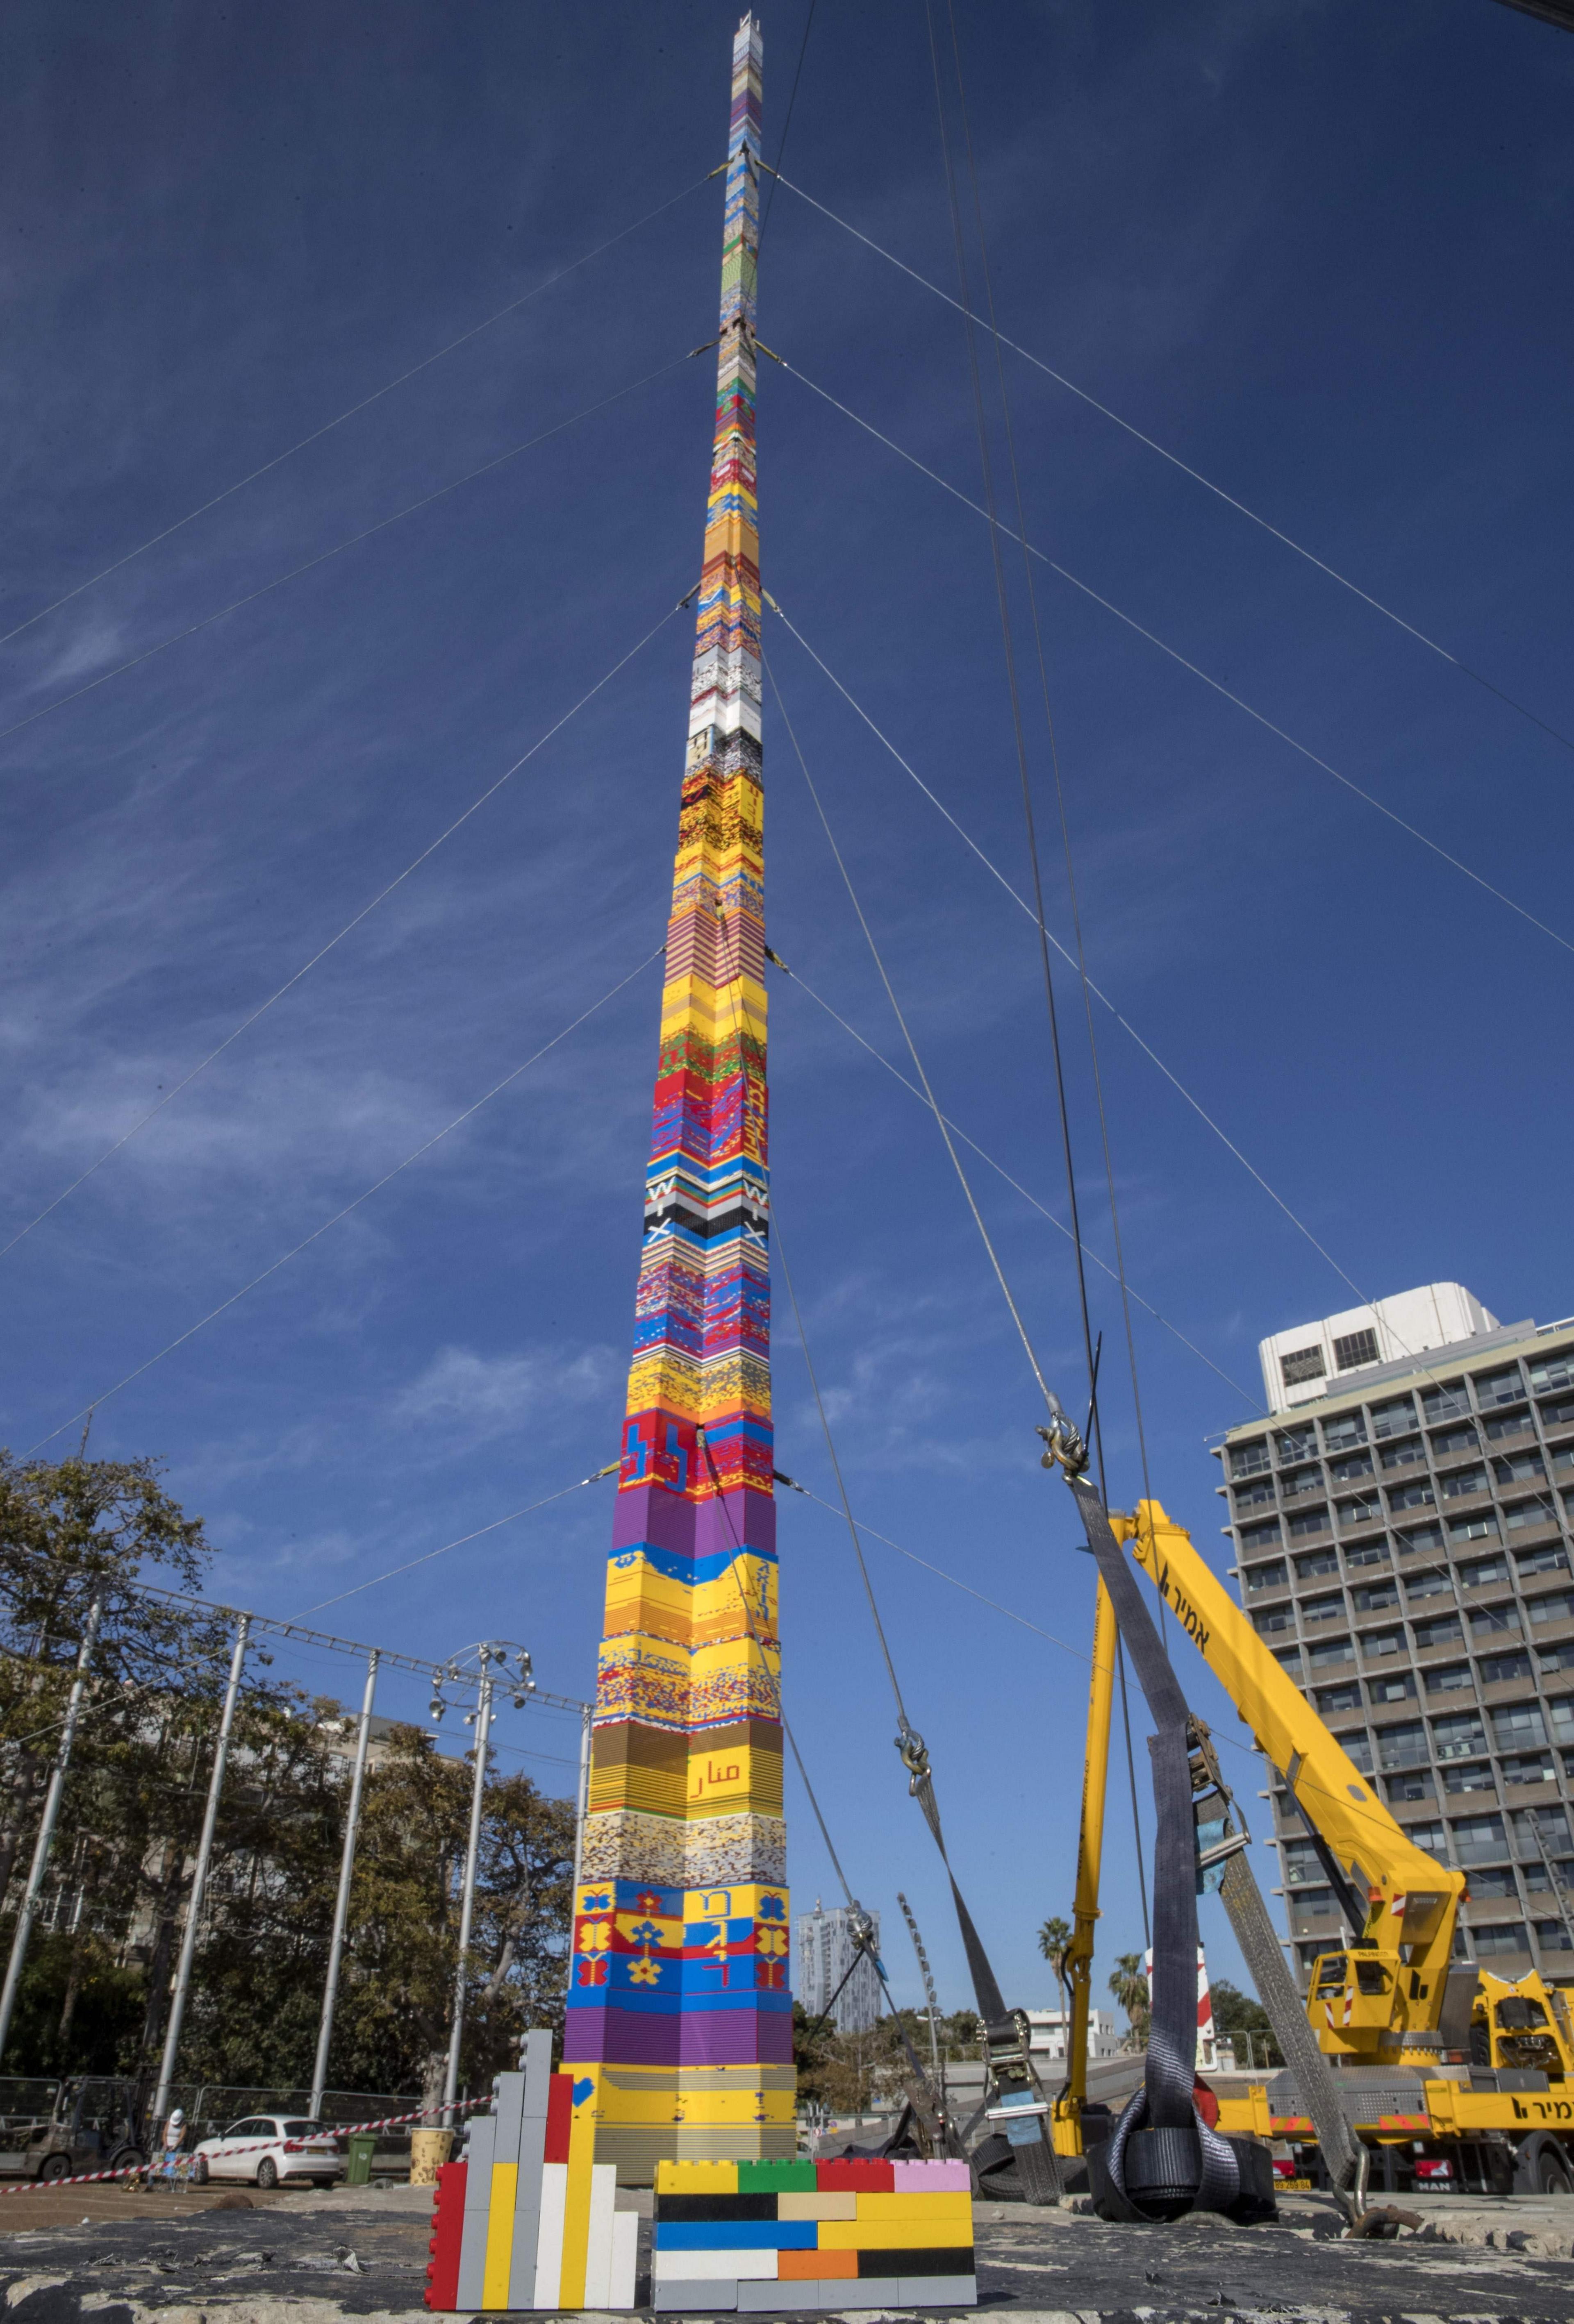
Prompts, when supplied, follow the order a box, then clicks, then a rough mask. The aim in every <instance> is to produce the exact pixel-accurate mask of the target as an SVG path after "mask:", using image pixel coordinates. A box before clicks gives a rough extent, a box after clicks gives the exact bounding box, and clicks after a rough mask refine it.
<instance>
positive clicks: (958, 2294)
mask: <svg viewBox="0 0 1574 2324" xmlns="http://www.w3.org/2000/svg"><path fill="white" fill-rule="evenodd" d="M897 2294H898V2297H897V2300H896V2301H895V2302H894V2303H893V2304H894V2305H896V2306H898V2307H902V2308H977V2305H978V2279H977V2276H976V2275H904V2276H903V2278H902V2280H901V2282H900V2283H899V2284H898V2285H897Z"/></svg>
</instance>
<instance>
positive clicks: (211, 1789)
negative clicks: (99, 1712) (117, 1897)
mask: <svg viewBox="0 0 1574 2324" xmlns="http://www.w3.org/2000/svg"><path fill="white" fill-rule="evenodd" d="M251 1627H252V1618H251V1616H250V1615H249V1614H243V1615H242V1616H241V1617H240V1618H239V1620H238V1621H237V1622H236V1626H235V1650H234V1652H233V1653H232V1654H231V1655H230V1658H229V1683H228V1685H227V1687H226V1689H225V1692H224V1711H223V1715H222V1716H221V1718H220V1719H219V1722H218V1742H217V1743H216V1744H215V1745H214V1748H213V1773H212V1774H211V1775H209V1777H208V1805H207V1808H206V1809H205V1811H204V1812H203V1817H202V1837H201V1840H199V1842H198V1846H197V1866H196V1869H195V1871H194V1872H193V1873H192V1875H191V1895H190V1900H189V1902H188V1904H187V1906H186V1933H185V1935H184V1936H183V1937H182V1938H181V1961H180V1966H179V1968H178V1969H176V1971H175V1990H174V1994H173V1996H172V1997H171V2002H170V2024H169V2030H168V2031H167V2033H165V2035H164V2054H163V2057H162V2061H160V2065H159V2086H158V2089H156V2090H155V2091H154V2092H153V2116H152V2121H153V2125H154V2126H156V2125H157V2124H159V2123H161V2122H162V2120H163V2118H164V2115H165V2112H166V2110H167V2108H168V2107H169V2103H170V2084H171V2082H172V2081H173V2080H174V2078H175V2057H176V2053H177V2052H178V2051H179V2049H180V2047H181V2024H182V2022H183V2020H184V2018H185V2015H186V1997H187V1995H188V1994H189V1993H190V1989H191V1960H192V1956H193V1954H194V1953H195V1952H196V1950H197V1924H198V1923H199V1920H200V1919H201V1917H202V1899H203V1895H204V1894H205V1893H206V1890H207V1887H208V1866H209V1865H210V1864H211V1862H212V1860H213V1832H214V1827H215V1825H216V1824H217V1823H218V1801H219V1795H220V1794H221V1793H222V1792H223V1789H224V1770H225V1766H226V1763H227V1760H228V1758H229V1738H230V1734H231V1732H232V1730H233V1729H234V1727H235V1705H236V1696H237V1695H238V1694H239V1692H240V1674H241V1670H242V1666H243V1665H244V1664H245V1650H246V1639H247V1637H248V1636H249V1634H250V1631H251Z"/></svg>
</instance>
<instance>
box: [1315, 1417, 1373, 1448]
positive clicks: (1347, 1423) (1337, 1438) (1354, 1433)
mask: <svg viewBox="0 0 1574 2324" xmlns="http://www.w3.org/2000/svg"><path fill="white" fill-rule="evenodd" d="M1322 1442H1323V1449H1324V1451H1325V1452H1348V1451H1349V1450H1350V1448H1351V1446H1352V1445H1355V1444H1365V1443H1366V1421H1365V1419H1364V1418H1363V1417H1362V1416H1361V1415H1360V1413H1358V1412H1341V1413H1340V1414H1339V1415H1338V1417H1337V1418H1336V1419H1333V1420H1325V1421H1324V1422H1323V1425H1322Z"/></svg>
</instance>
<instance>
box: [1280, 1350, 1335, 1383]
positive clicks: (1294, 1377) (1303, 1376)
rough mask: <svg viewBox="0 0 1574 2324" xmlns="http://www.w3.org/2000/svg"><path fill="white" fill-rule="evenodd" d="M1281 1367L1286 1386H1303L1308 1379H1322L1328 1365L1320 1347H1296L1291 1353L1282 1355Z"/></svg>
mask: <svg viewBox="0 0 1574 2324" xmlns="http://www.w3.org/2000/svg"><path fill="white" fill-rule="evenodd" d="M1279 1369H1280V1370H1281V1371H1282V1373H1283V1375H1284V1385H1285V1387H1286V1388H1301V1387H1302V1386H1303V1385H1304V1383H1305V1382H1306V1381H1307V1380H1314V1379H1321V1378H1322V1376H1323V1374H1324V1373H1325V1372H1326V1371H1327V1369H1328V1366H1327V1364H1325V1363H1324V1361H1323V1357H1322V1350H1321V1349H1320V1348H1296V1349H1294V1350H1293V1351H1292V1352H1291V1354H1289V1355H1287V1356H1281V1357H1280V1359H1279Z"/></svg>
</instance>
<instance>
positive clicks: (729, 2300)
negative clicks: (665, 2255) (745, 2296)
mask: <svg viewBox="0 0 1574 2324" xmlns="http://www.w3.org/2000/svg"><path fill="white" fill-rule="evenodd" d="M737 2293H738V2288H737V2285H736V2282H731V2283H729V2282H727V2281H726V2279H725V2278H723V2277H720V2276H715V2277H710V2278H708V2279H707V2280H706V2281H705V2282H699V2283H681V2282H679V2283H657V2284H653V2286H652V2289H651V2306H652V2308H653V2310H655V2312H656V2314H657V2315H658V2316H662V2315H671V2313H673V2312H674V2311H675V2310H679V2309H683V2310H688V2311H689V2312H690V2313H691V2314H692V2313H696V2312H697V2313H699V2315H701V2316H716V2315H723V2314H730V2313H731V2311H732V2310H734V2309H735V2308H736V2306H737Z"/></svg>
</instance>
